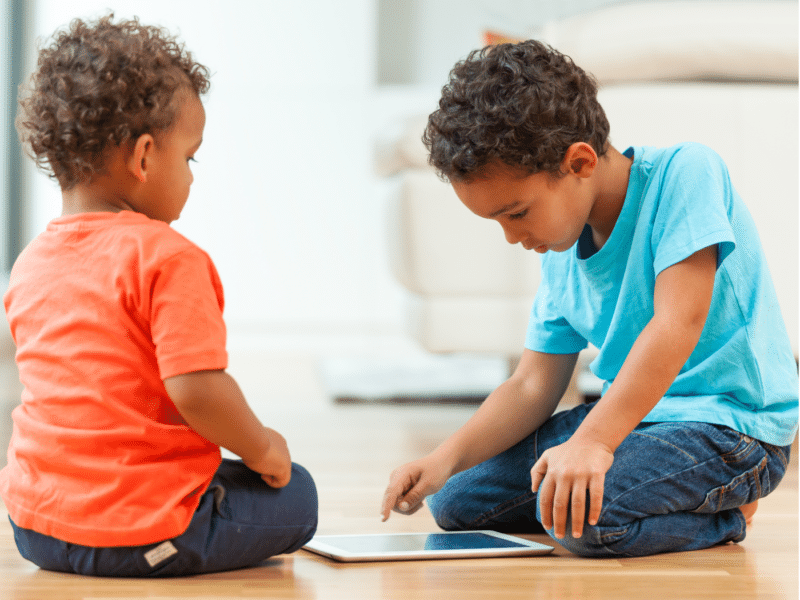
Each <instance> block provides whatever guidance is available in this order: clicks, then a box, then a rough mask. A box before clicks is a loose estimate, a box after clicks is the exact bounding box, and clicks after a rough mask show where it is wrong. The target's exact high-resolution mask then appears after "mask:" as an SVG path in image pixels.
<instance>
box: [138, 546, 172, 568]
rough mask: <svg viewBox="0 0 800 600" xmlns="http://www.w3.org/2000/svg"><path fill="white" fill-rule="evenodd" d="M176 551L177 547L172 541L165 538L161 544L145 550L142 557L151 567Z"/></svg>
mask: <svg viewBox="0 0 800 600" xmlns="http://www.w3.org/2000/svg"><path fill="white" fill-rule="evenodd" d="M177 553H178V549H177V548H176V547H175V546H173V545H172V542H170V541H169V540H167V541H166V542H164V543H163V544H160V545H158V546H156V547H155V548H153V549H152V550H150V551H148V552H145V553H144V559H145V560H146V561H147V564H149V565H150V566H151V567H155V566H156V565H157V564H160V563H162V562H164V561H165V560H167V559H168V558H169V557H170V556H172V555H173V554H177Z"/></svg>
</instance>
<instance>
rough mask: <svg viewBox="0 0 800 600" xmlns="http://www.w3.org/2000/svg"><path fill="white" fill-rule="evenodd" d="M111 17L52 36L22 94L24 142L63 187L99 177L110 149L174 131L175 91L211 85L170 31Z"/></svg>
mask: <svg viewBox="0 0 800 600" xmlns="http://www.w3.org/2000/svg"><path fill="white" fill-rule="evenodd" d="M113 19H114V15H113V13H112V14H108V15H106V16H104V17H101V18H100V19H98V20H97V21H95V22H88V23H87V22H84V21H83V20H81V19H75V20H73V21H72V22H71V23H70V24H69V27H68V28H66V29H65V30H60V31H57V32H56V33H55V34H53V36H52V42H51V44H50V45H49V46H47V47H44V48H42V49H41V50H40V51H39V58H38V63H37V68H36V71H35V72H34V73H33V75H32V76H31V79H30V81H29V83H28V86H27V89H23V90H22V92H21V98H20V101H19V112H18V115H17V122H16V125H17V131H18V133H19V137H20V140H21V141H22V143H23V145H24V146H25V147H26V149H27V151H28V153H29V154H30V155H31V157H32V158H33V159H34V160H35V161H36V164H37V166H38V167H40V168H41V169H42V170H44V171H45V172H46V173H48V175H49V176H50V177H51V178H53V179H56V180H58V183H59V184H60V186H61V188H62V189H64V190H68V189H71V188H73V187H74V186H75V185H76V184H78V183H80V182H84V181H89V180H91V178H92V177H93V176H94V175H95V174H97V173H101V172H102V170H103V166H104V151H105V150H106V148H109V147H112V146H121V145H122V144H123V143H125V142H127V141H129V140H135V139H136V138H138V137H139V136H140V135H142V134H144V133H158V132H160V131H164V130H167V129H169V127H170V126H171V125H172V123H173V121H174V120H175V117H176V112H177V106H176V104H177V103H174V102H172V100H173V97H174V96H175V94H176V92H178V91H179V90H184V89H185V90H188V91H193V92H194V93H195V94H197V95H198V96H200V95H201V94H204V93H206V92H207V91H208V88H209V71H208V69H207V68H206V67H204V66H203V65H201V64H198V63H197V62H195V61H194V60H192V56H191V54H190V53H189V52H187V51H185V50H184V47H183V45H182V44H181V43H179V42H178V41H177V40H176V39H175V38H174V37H173V36H171V35H170V34H169V33H168V32H167V31H166V30H164V29H162V28H159V27H154V26H146V25H142V24H140V23H139V20H138V18H133V19H132V20H125V21H119V22H117V23H114V22H113Z"/></svg>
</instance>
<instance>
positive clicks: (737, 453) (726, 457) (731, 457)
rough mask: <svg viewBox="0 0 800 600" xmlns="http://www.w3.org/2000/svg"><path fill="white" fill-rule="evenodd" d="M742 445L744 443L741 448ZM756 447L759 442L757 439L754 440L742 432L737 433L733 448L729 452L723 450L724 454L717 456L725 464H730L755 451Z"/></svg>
mask: <svg viewBox="0 0 800 600" xmlns="http://www.w3.org/2000/svg"><path fill="white" fill-rule="evenodd" d="M729 429H730V428H729ZM731 431H735V430H731ZM736 433H739V432H736ZM748 440H749V441H748ZM742 445H744V448H742ZM758 447H759V443H758V441H757V440H754V439H753V438H751V437H749V436H746V435H744V434H743V433H739V441H738V443H737V444H736V446H735V447H734V449H733V450H731V451H730V452H725V453H724V454H720V455H719V456H720V458H721V459H722V462H724V463H725V464H731V463H735V462H738V461H741V460H744V459H746V458H747V457H748V456H750V455H751V454H752V453H753V452H755V451H756V448H758Z"/></svg>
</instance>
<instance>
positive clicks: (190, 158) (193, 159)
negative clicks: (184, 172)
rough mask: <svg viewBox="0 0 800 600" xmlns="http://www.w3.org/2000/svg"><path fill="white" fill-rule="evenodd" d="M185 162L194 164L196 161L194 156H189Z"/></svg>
mask: <svg viewBox="0 0 800 600" xmlns="http://www.w3.org/2000/svg"><path fill="white" fill-rule="evenodd" d="M186 162H193V163H196V162H197V160H195V158H194V156H190V157H189V158H187V159H186Z"/></svg>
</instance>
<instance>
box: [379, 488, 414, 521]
mask: <svg viewBox="0 0 800 600" xmlns="http://www.w3.org/2000/svg"><path fill="white" fill-rule="evenodd" d="M403 479H405V481H403ZM409 483H410V479H409V478H408V477H405V478H402V477H397V478H395V477H392V480H391V481H390V482H389V485H388V486H387V487H386V491H385V492H384V493H383V502H382V503H381V513H380V514H381V516H382V517H383V519H382V520H383V521H386V520H387V519H388V518H389V515H390V514H391V513H392V509H393V508H394V507H395V506H396V505H397V502H398V501H399V500H400V498H401V497H402V496H403V494H404V493H405V492H406V491H407V490H408V488H409V487H410V486H409V485H408V484H409Z"/></svg>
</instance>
